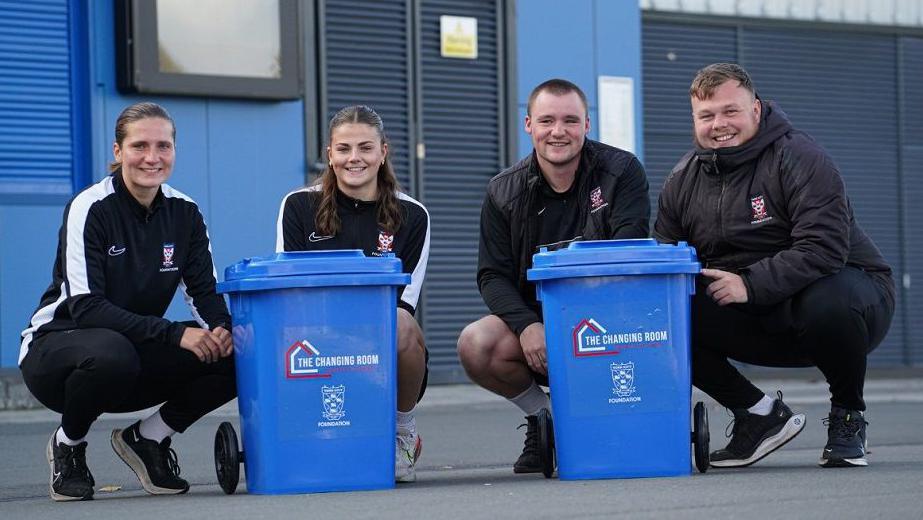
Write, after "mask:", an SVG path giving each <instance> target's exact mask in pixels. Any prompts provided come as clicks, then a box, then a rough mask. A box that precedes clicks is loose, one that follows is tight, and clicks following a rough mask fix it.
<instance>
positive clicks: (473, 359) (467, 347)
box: [458, 320, 500, 374]
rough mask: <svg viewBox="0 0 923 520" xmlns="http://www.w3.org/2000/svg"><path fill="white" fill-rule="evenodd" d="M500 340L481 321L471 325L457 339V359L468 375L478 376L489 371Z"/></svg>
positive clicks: (494, 332)
mask: <svg viewBox="0 0 923 520" xmlns="http://www.w3.org/2000/svg"><path fill="white" fill-rule="evenodd" d="M499 342H500V338H498V334H497V333H496V331H494V330H493V329H492V328H491V327H489V326H488V325H486V324H485V323H484V321H483V320H480V321H476V322H474V323H471V324H470V325H468V326H467V327H465V328H464V330H462V333H461V335H459V337H458V358H459V360H460V361H461V364H462V366H463V367H464V368H465V370H466V371H467V372H468V373H469V374H472V373H473V374H479V373H482V372H484V371H486V370H488V369H489V367H490V364H491V361H492V360H493V358H494V357H495V356H496V355H497V354H498V344H499Z"/></svg>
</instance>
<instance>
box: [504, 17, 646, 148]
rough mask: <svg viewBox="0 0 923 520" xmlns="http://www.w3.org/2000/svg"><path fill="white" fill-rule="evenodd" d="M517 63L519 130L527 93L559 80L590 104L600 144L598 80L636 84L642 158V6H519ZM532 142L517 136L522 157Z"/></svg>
mask: <svg viewBox="0 0 923 520" xmlns="http://www.w3.org/2000/svg"><path fill="white" fill-rule="evenodd" d="M516 31H517V34H516V40H517V41H516V60H517V75H518V88H517V93H518V101H519V124H520V128H522V126H523V121H524V120H525V117H526V102H527V101H528V98H529V93H530V92H532V89H533V88H535V86H536V85H538V84H539V83H541V82H543V81H545V80H547V79H551V78H555V77H559V78H564V79H567V80H569V81H572V82H574V83H576V84H577V86H579V87H580V88H581V89H583V91H584V92H585V93H586V95H587V101H589V104H590V137H591V138H593V139H597V138H598V136H599V134H598V131H597V130H598V128H599V115H598V111H597V99H596V97H597V92H596V90H597V88H596V86H597V79H598V77H599V76H625V77H630V78H632V79H633V80H634V97H635V99H634V110H635V146H636V150H635V153H636V155H638V157H639V158H642V160H643V156H644V138H643V137H644V136H643V127H644V125H643V118H642V115H641V114H642V112H641V92H642V90H641V89H642V84H641V9H640V7H638V2H633V1H621V0H620V1H617V2H613V1H610V0H579V1H578V0H574V1H571V2H560V1H557V0H528V1H520V2H518V3H517V12H516ZM531 151H532V141H531V140H530V138H529V135H528V134H526V133H525V131H524V130H522V129H521V130H520V133H519V152H520V154H519V155H520V156H524V155H526V154H528V153H530V152H531Z"/></svg>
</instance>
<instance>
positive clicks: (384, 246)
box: [378, 231, 394, 253]
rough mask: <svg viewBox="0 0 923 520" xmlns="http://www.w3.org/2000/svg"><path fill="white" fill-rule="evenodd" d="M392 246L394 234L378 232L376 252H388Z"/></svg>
mask: <svg viewBox="0 0 923 520" xmlns="http://www.w3.org/2000/svg"><path fill="white" fill-rule="evenodd" d="M393 247H394V235H392V234H391V233H388V232H385V231H379V232H378V252H379V253H390V252H391V249H392V248H393Z"/></svg>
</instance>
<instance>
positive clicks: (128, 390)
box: [20, 329, 237, 439]
mask: <svg viewBox="0 0 923 520" xmlns="http://www.w3.org/2000/svg"><path fill="white" fill-rule="evenodd" d="M20 368H21V370H22V374H23V380H24V381H25V383H26V386H28V388H29V390H30V391H31V392H32V395H34V396H35V398H36V399H38V400H39V401H40V402H41V403H42V404H44V405H45V406H47V407H48V408H50V409H52V410H54V411H56V412H59V413H61V414H62V417H61V427H62V428H64V433H65V434H66V435H67V436H68V437H69V438H71V439H80V438H83V437H84V436H86V434H87V432H88V431H89V430H90V425H91V424H93V422H94V421H95V420H96V419H97V418H98V417H99V416H100V414H102V413H105V412H131V411H136V410H143V409H145V408H149V407H151V406H155V405H157V404H160V403H164V405H163V406H162V407H161V408H160V414H161V416H162V417H163V420H164V422H165V423H167V425H168V426H169V427H170V428H172V429H173V430H175V431H177V432H183V431H185V430H186V428H188V427H189V426H190V425H191V424H192V423H194V422H195V421H197V420H199V419H200V418H201V417H202V416H204V415H205V414H207V413H208V412H210V411H212V410H214V409H215V408H218V407H219V406H221V405H223V404H224V403H226V402H228V401H230V400H231V399H233V398H234V397H235V396H236V395H237V385H236V376H235V370H234V356H228V357H226V358H222V359H221V360H219V361H216V362H214V363H210V364H207V363H203V362H201V361H199V359H198V358H197V357H196V356H195V354H193V353H192V352H190V351H188V350H185V349H182V348H180V347H176V346H168V345H161V344H158V343H146V344H140V345H135V344H132V342H131V341H129V340H128V338H126V337H125V336H123V335H122V334H120V333H118V332H115V331H112V330H109V329H77V330H69V331H63V332H49V333H46V334H43V335H41V336H39V337H37V338H35V339H34V340H33V341H32V345H31V347H30V348H29V352H28V354H27V355H26V357H25V359H23V362H22V365H21V366H20Z"/></svg>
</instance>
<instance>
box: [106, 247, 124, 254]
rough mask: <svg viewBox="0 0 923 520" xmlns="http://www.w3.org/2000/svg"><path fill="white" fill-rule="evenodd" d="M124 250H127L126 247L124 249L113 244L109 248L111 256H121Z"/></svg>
mask: <svg viewBox="0 0 923 520" xmlns="http://www.w3.org/2000/svg"><path fill="white" fill-rule="evenodd" d="M124 252H125V248H124V247H123V248H122V249H116V248H115V246H112V247H110V248H109V256H119V255H120V254H122V253H124Z"/></svg>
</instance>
